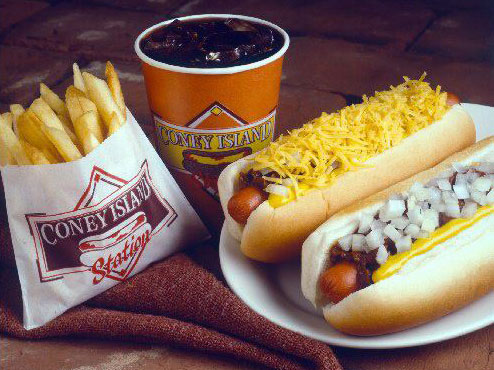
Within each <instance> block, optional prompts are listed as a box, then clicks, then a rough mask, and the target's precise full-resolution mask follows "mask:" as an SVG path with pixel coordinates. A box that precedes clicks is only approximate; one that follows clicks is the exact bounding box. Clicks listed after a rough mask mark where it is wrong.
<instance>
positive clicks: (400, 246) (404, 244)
mask: <svg viewBox="0 0 494 370" xmlns="http://www.w3.org/2000/svg"><path fill="white" fill-rule="evenodd" d="M411 246H412V237H411V236H410V235H406V236H404V237H402V238H400V239H399V240H398V241H397V242H396V243H395V247H396V251H397V252H398V253H401V252H405V251H407V250H409V249H410V247H411Z"/></svg>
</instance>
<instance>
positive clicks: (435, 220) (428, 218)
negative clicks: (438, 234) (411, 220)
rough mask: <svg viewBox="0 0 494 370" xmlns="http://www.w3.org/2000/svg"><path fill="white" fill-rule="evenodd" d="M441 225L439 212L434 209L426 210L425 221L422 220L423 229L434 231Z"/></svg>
mask: <svg viewBox="0 0 494 370" xmlns="http://www.w3.org/2000/svg"><path fill="white" fill-rule="evenodd" d="M438 226H439V213H437V212H436V211H434V210H433V209H427V210H425V211H424V221H423V222H422V226H421V230H423V231H427V232H430V233H431V232H433V231H434V230H436V228H437V227H438Z"/></svg>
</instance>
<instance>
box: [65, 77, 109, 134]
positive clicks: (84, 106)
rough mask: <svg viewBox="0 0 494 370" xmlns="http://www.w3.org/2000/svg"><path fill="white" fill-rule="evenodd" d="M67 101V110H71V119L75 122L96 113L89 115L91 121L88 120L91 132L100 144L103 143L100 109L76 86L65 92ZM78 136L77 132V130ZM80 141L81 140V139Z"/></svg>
mask: <svg viewBox="0 0 494 370" xmlns="http://www.w3.org/2000/svg"><path fill="white" fill-rule="evenodd" d="M65 100H66V102H67V108H68V109H69V114H70V119H71V120H72V122H74V129H75V122H76V121H77V120H78V119H79V117H81V116H82V115H84V114H85V113H88V112H94V114H91V115H89V117H90V120H89V119H87V120H86V124H87V125H88V128H89V130H90V131H91V132H92V133H93V135H94V136H95V137H96V138H97V139H98V141H99V142H102V141H103V130H102V128H101V125H102V123H101V117H100V115H99V114H98V109H97V108H96V105H95V104H94V103H93V102H92V101H91V100H89V99H88V98H87V97H86V95H84V93H83V92H82V91H81V90H79V89H77V88H76V87H74V86H69V87H68V88H67V91H66V92H65ZM76 134H77V130H76ZM79 140H81V138H80V137H79Z"/></svg>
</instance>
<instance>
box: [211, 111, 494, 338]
mask: <svg viewBox="0 0 494 370" xmlns="http://www.w3.org/2000/svg"><path fill="white" fill-rule="evenodd" d="M464 107H465V108H466V109H467V110H468V112H469V113H470V114H471V116H472V117H473V120H474V122H475V126H476V128H477V140H480V139H483V138H485V137H487V136H490V135H494V108H492V107H486V106H482V105H476V104H464ZM220 262H221V268H222V270H223V274H224V276H225V278H226V281H227V282H228V284H229V285H230V287H231V288H232V290H233V291H234V292H235V294H237V295H238V296H239V297H240V298H241V299H242V300H243V301H244V302H245V303H246V304H247V305H248V306H249V307H250V308H252V309H253V310H254V311H256V312H257V313H259V314H261V315H262V316H264V317H266V318H267V319H268V320H270V321H272V322H274V323H275V324H278V325H280V326H282V327H284V328H287V329H290V330H293V331H295V332H297V333H301V334H303V335H306V336H308V337H311V338H314V339H318V340H321V341H323V342H326V343H329V344H333V345H337V346H343V347H353V348H399V347H411V346H418V345H423V344H428V343H434V342H439V341H443V340H446V339H451V338H455V337H458V336H460V335H464V334H467V333H470V332H472V331H475V330H478V329H481V328H483V327H485V326H488V325H490V324H493V323H494V292H492V293H490V294H488V295H487V296H485V297H483V298H481V299H479V300H478V301H475V302H473V303H472V304H470V305H469V306H467V307H465V308H463V309H461V310H459V311H456V312H454V313H452V314H449V315H447V316H445V317H443V318H441V319H438V320H435V321H432V322H430V323H427V324H424V325H421V326H418V327H416V328H412V329H408V330H405V331H402V332H398V333H394V334H387V335H380V336H374V337H357V336H351V335H346V334H343V333H340V332H338V331H336V330H335V329H333V328H332V327H331V326H330V325H328V324H327V323H326V321H325V320H324V318H323V317H322V314H321V312H319V311H316V310H315V309H314V308H313V307H312V305H311V304H310V303H309V302H308V301H307V300H306V299H305V298H304V297H303V295H302V292H301V290H300V263H299V262H298V261H297V262H292V263H286V264H280V265H268V264H262V263H257V262H254V261H251V260H249V259H247V258H246V257H244V256H243V254H242V253H241V252H240V247H239V243H238V242H237V241H236V240H235V239H233V238H232V237H231V236H230V234H229V233H228V232H227V230H226V228H225V227H223V230H222V233H221V238H220ZM493 273H494V272H493Z"/></svg>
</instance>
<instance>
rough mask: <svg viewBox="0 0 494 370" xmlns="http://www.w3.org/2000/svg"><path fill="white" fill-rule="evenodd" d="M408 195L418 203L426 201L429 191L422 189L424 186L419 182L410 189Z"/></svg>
mask: <svg viewBox="0 0 494 370" xmlns="http://www.w3.org/2000/svg"><path fill="white" fill-rule="evenodd" d="M410 193H411V194H412V195H414V196H415V198H417V200H418V201H423V200H427V198H428V197H429V190H427V189H426V188H424V186H423V185H422V184H421V183H419V182H416V183H414V184H413V185H412V186H411V187H410Z"/></svg>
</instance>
